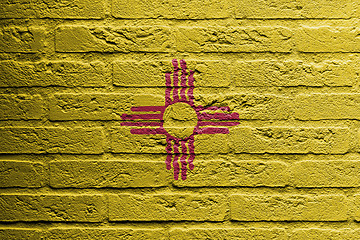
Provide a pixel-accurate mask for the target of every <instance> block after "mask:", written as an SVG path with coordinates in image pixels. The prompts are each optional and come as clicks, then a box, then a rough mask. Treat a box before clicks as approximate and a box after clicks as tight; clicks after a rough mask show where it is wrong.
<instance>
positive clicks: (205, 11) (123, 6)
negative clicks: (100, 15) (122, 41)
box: [112, 0, 230, 19]
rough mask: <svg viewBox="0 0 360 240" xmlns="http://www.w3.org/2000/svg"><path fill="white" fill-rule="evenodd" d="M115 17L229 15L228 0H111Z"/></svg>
mask: <svg viewBox="0 0 360 240" xmlns="http://www.w3.org/2000/svg"><path fill="white" fill-rule="evenodd" d="M112 15H113V16H114V17H116V18H170V19H173V18H175V19H213V18H227V17H229V16H230V3H229V1H227V0H225V1H215V0H206V1H199V0H192V1H190V0H183V1H175V0H167V1H161V0H151V1H147V2H144V1H141V0H135V1H134V0H112Z"/></svg>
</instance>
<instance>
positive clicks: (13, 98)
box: [0, 94, 44, 120]
mask: <svg viewBox="0 0 360 240" xmlns="http://www.w3.org/2000/svg"><path fill="white" fill-rule="evenodd" d="M43 108H44V103H43V100H42V98H41V96H40V95H33V96H32V95H25V94H19V95H12V94H1V95H0V112H1V113H2V114H1V115H0V120H20V119H25V120H29V119H41V117H42V116H43V112H44V111H43V110H44V109H43Z"/></svg>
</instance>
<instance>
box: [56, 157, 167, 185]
mask: <svg viewBox="0 0 360 240" xmlns="http://www.w3.org/2000/svg"><path fill="white" fill-rule="evenodd" d="M170 179H171V174H170V172H165V171H164V168H163V162H153V161H148V162H144V161H111V160H110V161H61V162H51V163H50V186H51V187H54V188H69V187H71V188H74V187H76V188H103V187H113V188H129V187H131V188H134V187H160V186H166V185H168V184H169V181H170Z"/></svg>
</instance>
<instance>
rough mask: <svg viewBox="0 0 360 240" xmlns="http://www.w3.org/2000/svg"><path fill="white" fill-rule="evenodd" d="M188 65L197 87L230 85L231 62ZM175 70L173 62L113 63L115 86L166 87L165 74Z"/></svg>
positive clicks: (193, 61)
mask: <svg viewBox="0 0 360 240" xmlns="http://www.w3.org/2000/svg"><path fill="white" fill-rule="evenodd" d="M186 63H187V69H188V70H192V71H195V73H194V79H195V83H194V85H195V86H196V87H228V86H229V85H230V71H229V68H230V63H229V62H227V61H215V60H214V61H211V60H209V61H202V60H192V59H190V60H186ZM173 70H174V69H173V67H172V64H171V60H161V61H116V62H114V63H113V82H114V85H115V86H124V87H165V74H166V73H168V72H173ZM129 79H131V81H129Z"/></svg>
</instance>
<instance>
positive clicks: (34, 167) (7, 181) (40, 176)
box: [0, 160, 45, 188]
mask: <svg viewBox="0 0 360 240" xmlns="http://www.w3.org/2000/svg"><path fill="white" fill-rule="evenodd" d="M44 180H45V170H44V166H43V165H42V164H41V163H38V162H26V161H4V160H0V187H1V188H4V187H27V188H31V187H35V188H36V187H42V186H44Z"/></svg>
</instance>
